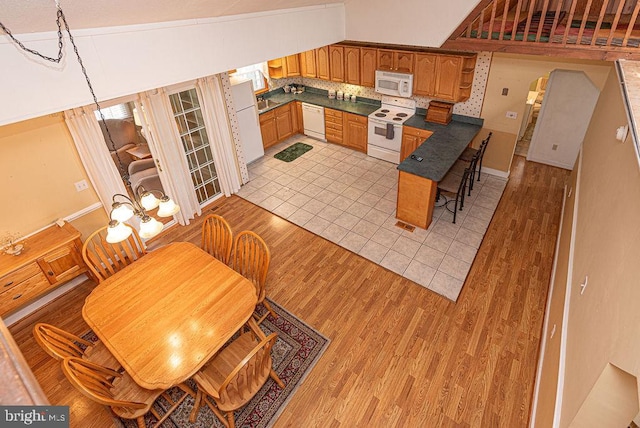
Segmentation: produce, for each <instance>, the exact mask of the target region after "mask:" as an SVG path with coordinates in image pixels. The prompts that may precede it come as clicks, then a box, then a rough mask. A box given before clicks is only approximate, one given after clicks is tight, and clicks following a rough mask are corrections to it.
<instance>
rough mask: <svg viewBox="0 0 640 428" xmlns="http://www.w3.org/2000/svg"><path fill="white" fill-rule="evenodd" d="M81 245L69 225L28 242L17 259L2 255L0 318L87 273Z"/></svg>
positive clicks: (37, 235) (54, 229)
mask: <svg viewBox="0 0 640 428" xmlns="http://www.w3.org/2000/svg"><path fill="white" fill-rule="evenodd" d="M81 252H82V241H81V240H80V232H78V231H77V230H76V229H75V228H74V227H73V226H71V225H70V224H69V223H64V225H63V226H62V227H60V226H58V225H57V224H55V225H53V226H50V227H48V228H46V229H44V230H43V231H41V232H38V233H36V234H35V235H32V236H30V237H29V238H27V239H26V241H25V248H24V250H23V252H22V253H21V254H20V255H18V256H10V255H6V254H1V255H0V316H5V315H7V314H9V313H11V312H13V311H15V310H17V309H18V308H20V307H22V306H24V305H26V304H28V303H30V302H32V301H33V300H35V299H36V298H38V297H40V296H42V295H44V294H46V293H48V292H49V291H52V290H53V289H54V288H56V287H58V286H60V285H62V284H64V283H65V282H67V281H69V280H70V279H73V278H75V277H77V276H78V275H81V274H83V273H85V272H87V267H86V265H85V264H84V261H83V260H82V255H81Z"/></svg>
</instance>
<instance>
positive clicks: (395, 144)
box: [367, 96, 416, 164]
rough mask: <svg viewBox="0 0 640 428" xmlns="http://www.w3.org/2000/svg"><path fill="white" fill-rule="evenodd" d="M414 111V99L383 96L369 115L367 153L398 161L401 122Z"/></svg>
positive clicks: (386, 159)
mask: <svg viewBox="0 0 640 428" xmlns="http://www.w3.org/2000/svg"><path fill="white" fill-rule="evenodd" d="M415 113H416V102H415V100H412V99H410V98H399V97H387V96H383V97H382V106H381V107H380V108H379V109H378V110H376V111H374V112H373V113H371V114H370V115H369V128H368V141H367V154H368V155H369V156H371V157H374V158H378V159H382V160H385V161H388V162H393V163H396V164H397V163H400V147H401V146H402V124H403V123H404V122H406V121H407V119H409V118H410V117H411V116H413V115H414V114H415Z"/></svg>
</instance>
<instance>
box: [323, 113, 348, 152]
mask: <svg viewBox="0 0 640 428" xmlns="http://www.w3.org/2000/svg"><path fill="white" fill-rule="evenodd" d="M343 124H344V122H343V113H342V112H341V111H339V110H334V109H330V108H325V109H324V133H325V138H326V139H327V141H329V142H330V143H335V144H340V145H342V144H343V141H344V139H343V128H344V126H343Z"/></svg>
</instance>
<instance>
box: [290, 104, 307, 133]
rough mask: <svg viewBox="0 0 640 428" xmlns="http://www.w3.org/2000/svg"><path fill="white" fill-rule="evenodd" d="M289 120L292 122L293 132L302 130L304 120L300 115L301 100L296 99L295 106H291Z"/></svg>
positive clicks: (301, 131)
mask: <svg viewBox="0 0 640 428" xmlns="http://www.w3.org/2000/svg"><path fill="white" fill-rule="evenodd" d="M291 121H292V122H293V133H294V134H295V133H298V132H299V133H301V134H302V133H303V132H304V121H303V117H302V101H296V105H295V108H294V107H293V106H292V107H291Z"/></svg>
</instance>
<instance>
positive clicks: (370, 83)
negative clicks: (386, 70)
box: [360, 48, 378, 88]
mask: <svg viewBox="0 0 640 428" xmlns="http://www.w3.org/2000/svg"><path fill="white" fill-rule="evenodd" d="M377 61H378V50H377V49H373V48H360V85H362V86H366V87H367V88H373V87H375V86H376V64H377Z"/></svg>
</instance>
